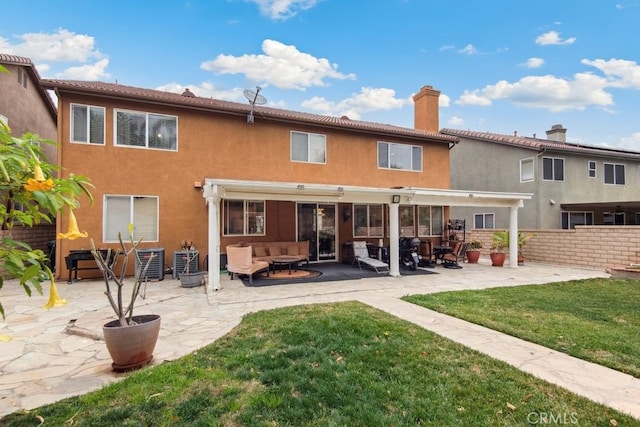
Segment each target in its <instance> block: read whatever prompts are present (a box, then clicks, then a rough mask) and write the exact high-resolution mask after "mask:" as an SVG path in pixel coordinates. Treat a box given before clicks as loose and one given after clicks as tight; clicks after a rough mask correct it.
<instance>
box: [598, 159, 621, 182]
mask: <svg viewBox="0 0 640 427" xmlns="http://www.w3.org/2000/svg"><path fill="white" fill-rule="evenodd" d="M607 167H610V168H611V169H612V170H611V172H613V177H612V178H613V182H607ZM618 168H622V182H618V179H617V177H618V174H617V169H618ZM602 180H603V182H604V184H605V185H626V182H627V168H626V165H625V164H624V163H603V164H602Z"/></svg>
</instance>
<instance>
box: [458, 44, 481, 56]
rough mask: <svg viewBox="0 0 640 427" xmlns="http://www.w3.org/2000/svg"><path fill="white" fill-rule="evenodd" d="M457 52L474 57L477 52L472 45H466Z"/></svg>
mask: <svg viewBox="0 0 640 427" xmlns="http://www.w3.org/2000/svg"><path fill="white" fill-rule="evenodd" d="M458 52H460V53H464V54H466V55H476V54H477V53H478V50H477V49H476V48H475V47H474V46H473V45H472V44H468V45H466V46H465V47H464V48H462V49H460V50H459V51H458Z"/></svg>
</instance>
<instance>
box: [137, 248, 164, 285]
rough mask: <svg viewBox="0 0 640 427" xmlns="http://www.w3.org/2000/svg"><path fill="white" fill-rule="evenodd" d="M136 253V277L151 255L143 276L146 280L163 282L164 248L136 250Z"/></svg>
mask: <svg viewBox="0 0 640 427" xmlns="http://www.w3.org/2000/svg"><path fill="white" fill-rule="evenodd" d="M136 253H137V254H138V256H137V257H136V276H137V275H138V274H139V273H140V272H141V270H142V268H143V267H144V266H145V265H146V264H147V261H148V260H149V257H151V254H153V259H152V260H151V262H150V264H149V268H147V273H146V275H145V276H146V278H147V279H148V280H164V248H150V249H136Z"/></svg>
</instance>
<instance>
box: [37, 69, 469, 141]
mask: <svg viewBox="0 0 640 427" xmlns="http://www.w3.org/2000/svg"><path fill="white" fill-rule="evenodd" d="M41 84H42V85H43V87H45V88H47V89H55V90H59V91H62V92H65V91H66V92H76V93H82V94H90V95H95V96H105V97H115V98H122V99H128V100H135V101H144V102H156V103H161V104H164V105H171V106H174V107H180V108H193V109H202V110H208V111H213V112H219V113H226V114H235V115H245V116H246V115H248V114H249V112H250V110H251V105H250V104H249V103H246V104H243V103H238V102H230V101H223V100H219V99H214V98H202V97H198V96H183V95H181V94H178V93H171V92H164V91H159V90H153V89H145V88H139V87H133V86H126V85H122V84H118V83H105V82H98V81H79V80H54V79H43V80H42V81H41ZM253 114H254V117H255V118H256V120H259V119H260V118H263V119H268V120H277V121H284V122H292V123H305V124H311V125H316V126H324V127H331V128H340V129H344V130H348V131H356V132H370V133H376V134H382V135H389V136H398V137H400V136H401V137H407V138H413V139H420V140H429V141H435V142H441V143H446V144H452V143H457V142H458V138H457V137H455V136H449V135H443V134H440V133H437V132H427V131H423V130H419V129H411V128H404V127H400V126H394V125H389V124H382V123H374V122H365V121H360V120H350V119H349V118H348V117H344V116H343V117H331V116H323V115H319V114H311V113H304V112H299V111H291V110H283V109H278V108H271V107H265V106H260V105H256V106H254V108H253Z"/></svg>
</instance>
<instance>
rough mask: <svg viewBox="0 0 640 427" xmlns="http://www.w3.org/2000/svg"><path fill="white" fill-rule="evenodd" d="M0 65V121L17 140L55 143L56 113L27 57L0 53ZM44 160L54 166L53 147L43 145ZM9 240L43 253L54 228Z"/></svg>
mask: <svg viewBox="0 0 640 427" xmlns="http://www.w3.org/2000/svg"><path fill="white" fill-rule="evenodd" d="M0 64H1V65H2V66H3V67H4V68H5V69H6V70H7V72H6V73H5V72H0V120H2V121H4V122H5V123H6V124H7V125H8V126H9V128H11V134H12V135H13V136H14V137H16V138H19V137H21V136H22V135H24V134H25V133H27V132H29V133H32V134H36V135H38V136H40V137H42V138H46V139H51V140H56V138H57V111H56V107H55V104H54V103H53V100H52V99H51V98H50V97H49V94H48V93H47V91H45V90H44V89H43V88H42V87H41V86H40V76H39V75H38V72H37V71H36V68H35V66H34V65H33V63H32V62H31V60H30V59H28V58H23V57H20V56H15V55H7V54H3V53H0ZM42 148H43V151H44V153H45V156H46V157H47V161H48V162H49V163H51V164H54V165H55V164H57V159H56V151H57V150H56V147H55V146H53V145H50V144H45V145H43V147H42ZM12 235H13V238H14V239H17V240H20V241H22V242H25V243H28V244H29V245H31V247H32V248H34V249H42V250H43V251H45V253H47V251H48V250H49V249H50V248H51V245H50V242H52V241H53V240H54V239H55V226H53V225H49V224H42V225H36V226H33V227H15V228H14V229H13V232H12Z"/></svg>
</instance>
